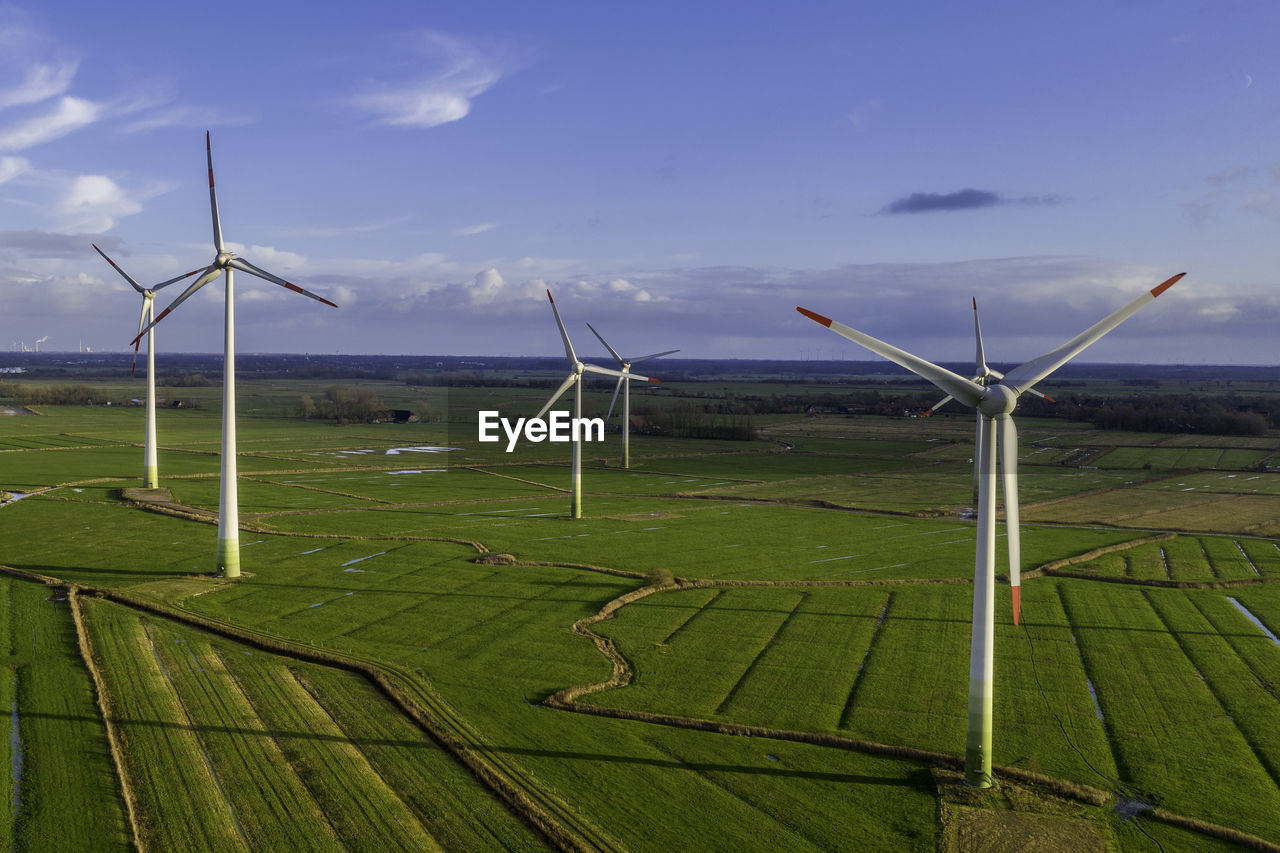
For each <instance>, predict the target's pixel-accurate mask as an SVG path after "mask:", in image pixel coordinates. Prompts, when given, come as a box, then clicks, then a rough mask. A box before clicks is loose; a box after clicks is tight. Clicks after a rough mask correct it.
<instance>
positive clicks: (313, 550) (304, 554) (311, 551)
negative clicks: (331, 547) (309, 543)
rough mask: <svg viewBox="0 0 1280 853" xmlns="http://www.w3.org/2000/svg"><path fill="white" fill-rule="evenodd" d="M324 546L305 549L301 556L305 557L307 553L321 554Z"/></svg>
mask: <svg viewBox="0 0 1280 853" xmlns="http://www.w3.org/2000/svg"><path fill="white" fill-rule="evenodd" d="M323 550H324V548H312V549H311V550H310V551H303V552H302V553H301V554H300V555H299V556H303V557H305V556H306V555H307V554H319V553H320V552H321V551H323Z"/></svg>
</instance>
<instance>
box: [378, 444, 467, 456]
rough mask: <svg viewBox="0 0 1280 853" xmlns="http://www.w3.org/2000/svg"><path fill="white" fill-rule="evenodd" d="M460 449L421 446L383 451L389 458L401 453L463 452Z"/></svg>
mask: <svg viewBox="0 0 1280 853" xmlns="http://www.w3.org/2000/svg"><path fill="white" fill-rule="evenodd" d="M461 449H462V448H460V447H436V446H434V445H421V446H418V447H392V448H391V449H389V450H384V451H382V452H383V453H384V454H386V455H387V456H399V455H400V454H401V453H448V452H449V451H451V450H461Z"/></svg>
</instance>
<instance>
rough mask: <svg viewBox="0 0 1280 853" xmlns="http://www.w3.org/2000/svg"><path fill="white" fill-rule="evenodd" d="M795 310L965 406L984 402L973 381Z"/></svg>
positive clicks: (849, 329) (815, 314) (982, 389)
mask: <svg viewBox="0 0 1280 853" xmlns="http://www.w3.org/2000/svg"><path fill="white" fill-rule="evenodd" d="M796 310H797V311H799V312H800V313H801V314H803V315H805V316H806V317H808V318H809V319H810V320H813V321H814V322H815V323H819V324H821V325H823V326H826V327H827V328H828V329H830V330H831V331H833V332H835V333H836V334H837V335H840V336H841V337H843V338H848V339H849V340H851V341H853V342H854V343H855V344H859V345H861V346H864V347H866V348H867V349H869V350H871V351H872V352H873V353H875V354H876V355H880V356H884V357H885V358H887V359H889V361H892V362H893V363H894V364H897V365H900V366H902V367H905V368H906V369H907V370H910V371H911V372H912V373H914V374H916V375H917V376H919V377H921V378H923V379H927V380H929V381H930V382H932V383H933V384H934V385H936V386H938V387H939V388H941V389H942V390H943V391H944V392H946V393H947V394H950V395H951V396H952V397H954V398H956V399H957V400H959V401H960V402H962V403H964V404H965V405H966V406H977V404H978V401H979V400H981V399H982V395H983V394H984V393H985V391H986V389H985V388H983V387H982V386H981V385H979V384H978V383H976V382H974V381H973V380H972V379H965V378H964V377H963V376H961V375H959V374H957V373H952V372H951V371H950V370H947V369H946V368H945V367H939V366H938V365H936V364H934V363H933V362H931V361H925V360H924V359H923V358H920V357H919V356H917V355H912V354H911V353H909V352H907V351H906V350H902V349H898V348H897V347H895V346H893V345H892V344H887V343H885V342H884V341H882V340H880V339H878V338H873V337H871V336H870V335H868V334H864V333H862V332H859V331H858V330H857V329H852V328H850V327H848V326H846V325H845V324H844V323H837V322H836V321H835V320H832V319H831V318H829V317H824V316H822V315H821V314H817V313H814V312H813V311H809V310H807V309H805V308H801V307H800V306H798V305H797V306H796Z"/></svg>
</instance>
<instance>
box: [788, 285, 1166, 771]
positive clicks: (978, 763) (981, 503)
mask: <svg viewBox="0 0 1280 853" xmlns="http://www.w3.org/2000/svg"><path fill="white" fill-rule="evenodd" d="M1184 275H1186V273H1178V274H1177V275H1175V276H1173V277H1172V278H1169V279H1167V280H1165V281H1164V282H1163V283H1161V284H1160V285H1158V286H1157V287H1154V288H1152V289H1151V290H1149V291H1147V292H1146V293H1144V294H1142V295H1141V296H1139V297H1138V298H1137V299H1134V300H1133V301H1132V302H1130V303H1129V304H1128V305H1125V306H1124V307H1123V308H1121V309H1120V310H1118V311H1116V312H1114V313H1112V314H1111V315H1109V316H1107V317H1106V318H1104V319H1103V320H1100V321H1099V322H1097V323H1095V324H1094V325H1092V326H1090V327H1089V328H1087V329H1085V330H1084V331H1083V332H1081V333H1080V334H1078V335H1076V336H1075V337H1074V338H1072V339H1071V340H1069V341H1067V342H1066V343H1065V344H1063V345H1062V346H1060V347H1058V348H1057V349H1055V350H1051V351H1050V352H1047V353H1045V354H1044V355H1042V356H1040V357H1038V358H1033V359H1032V360H1031V361H1028V362H1026V363H1025V364H1022V365H1019V366H1018V367H1015V368H1014V369H1013V370H1011V371H1009V372H1008V373H1007V374H1005V375H1004V376H998V375H996V374H994V372H991V371H988V372H987V374H986V375H984V376H982V377H980V380H979V381H974V380H972V379H966V378H965V377H963V376H960V375H958V374H955V373H952V372H951V371H950V370H947V369H946V368H943V367H939V366H938V365H936V364H933V363H932V362H928V361H925V360H924V359H923V358H920V357H918V356H915V355H912V354H911V353H909V352H906V351H905V350H901V349H898V348H897V347H895V346H893V345H891V344H887V343H885V342H884V341H881V340H878V339H877V338H873V337H871V336H870V335H867V334H863V333H862V332H859V331H857V330H856V329H851V328H849V327H848V326H846V325H844V324H843V323H837V322H835V321H834V320H832V319H830V318H828V317H824V316H822V315H821V314H816V313H814V312H813V311H808V310H806V309H804V308H801V307H799V306H797V307H796V310H797V311H799V312H800V313H801V314H803V315H805V316H806V317H808V318H809V319H810V320H813V321H814V322H816V323H820V324H822V325H823V326H826V327H827V328H829V329H830V330H831V331H833V332H835V333H836V334H838V335H841V336H843V337H845V338H848V339H849V340H851V341H853V342H854V343H856V344H860V345H862V346H864V347H866V348H867V349H869V350H871V351H872V352H874V353H876V354H878V355H881V356H884V357H885V358H887V359H889V360H890V361H892V362H894V363H895V364H899V365H901V366H902V367H905V368H907V369H908V370H910V371H911V372H912V373H915V374H916V375H917V376H920V377H922V378H924V379H927V380H929V381H930V382H932V383H933V384H934V385H936V386H938V387H939V388H940V389H942V390H943V391H945V392H946V393H947V395H948V396H949V397H951V398H954V399H956V400H959V401H960V402H961V403H964V404H965V405H966V406H971V407H973V408H974V409H976V410H977V412H978V446H977V449H976V464H977V468H978V472H979V479H978V531H977V534H978V540H977V549H976V556H975V559H974V567H973V632H972V634H971V640H970V648H969V716H968V726H967V732H966V738H965V765H964V766H965V781H966V782H967V783H968V784H970V785H973V786H975V787H979V788H985V787H988V786H990V785H991V784H992V778H991V695H992V684H993V660H994V643H995V567H996V563H995V551H996V495H995V483H996V458H995V457H996V449H997V444H998V445H999V449H1000V451H1001V457H1000V469H1001V474H1002V475H1003V486H1004V502H1005V518H1006V522H1007V523H1006V527H1007V529H1008V534H1009V535H1008V540H1009V583H1010V585H1011V586H1012V588H1013V618H1014V622H1015V623H1017V622H1018V621H1019V619H1020V612H1019V611H1020V592H1021V588H1020V582H1021V574H1020V573H1021V567H1020V565H1019V560H1020V556H1021V555H1020V550H1019V530H1018V435H1017V430H1016V429H1015V428H1014V425H1013V419H1012V418H1011V417H1010V415H1011V414H1012V412H1013V410H1014V408H1015V407H1016V406H1017V405H1018V397H1019V396H1021V395H1022V394H1024V393H1026V392H1028V391H1031V390H1032V389H1031V386H1033V385H1035V384H1036V383H1037V382H1039V381H1040V380H1042V379H1044V378H1045V377H1047V376H1049V374H1051V373H1053V372H1054V371H1055V370H1057V369H1058V368H1059V367H1061V366H1062V365H1064V364H1066V363H1067V362H1068V361H1070V360H1071V359H1073V358H1075V357H1076V356H1077V355H1079V354H1080V352H1081V351H1082V350H1084V349H1085V347H1087V346H1089V345H1090V344H1092V343H1093V342H1094V341H1096V340H1098V339H1099V338H1101V337H1102V336H1103V335H1105V334H1106V333H1107V332H1109V331H1111V330H1112V329H1114V328H1115V327H1116V326H1118V325H1120V323H1122V322H1123V321H1124V320H1126V319H1128V318H1129V317H1130V316H1132V315H1133V314H1134V313H1136V312H1137V311H1138V309H1140V308H1142V307H1143V306H1145V305H1146V304H1147V303H1149V302H1151V301H1152V300H1154V299H1155V298H1156V297H1157V296H1159V295H1160V294H1161V293H1164V292H1165V291H1166V290H1168V289H1169V288H1170V287H1172V286H1173V285H1174V283H1175V282H1177V281H1178V279H1180V278H1182V277H1183V276H1184ZM975 322H976V320H975ZM978 360H979V362H981V361H982V360H983V354H982V349H981V337H979V350H978ZM992 379H995V381H994V382H992V381H991V380H992ZM943 402H945V400H944V401H943ZM939 405H941V404H939ZM934 408H937V406H935V407H934ZM997 435H998V436H999V441H998V442H997Z"/></svg>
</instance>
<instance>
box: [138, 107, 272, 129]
mask: <svg viewBox="0 0 1280 853" xmlns="http://www.w3.org/2000/svg"><path fill="white" fill-rule="evenodd" d="M253 121H254V120H253V119H252V118H250V117H249V116H246V115H237V114H235V113H228V112H224V111H222V110H219V109H217V108H214V107H193V106H167V107H165V108H163V109H158V110H156V111H154V112H152V113H150V114H149V115H145V116H143V117H142V118H139V119H138V120H136V121H133V122H131V123H129V124H126V125H124V126H123V127H122V128H120V131H121V132H122V133H143V132H146V131H150V130H157V129H159V128H162V127H201V128H207V127H230V126H234V125H243V124H252V123H253Z"/></svg>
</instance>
